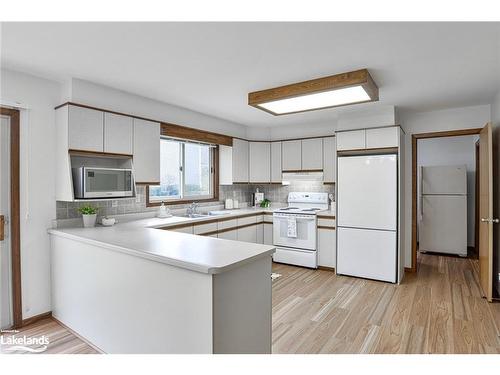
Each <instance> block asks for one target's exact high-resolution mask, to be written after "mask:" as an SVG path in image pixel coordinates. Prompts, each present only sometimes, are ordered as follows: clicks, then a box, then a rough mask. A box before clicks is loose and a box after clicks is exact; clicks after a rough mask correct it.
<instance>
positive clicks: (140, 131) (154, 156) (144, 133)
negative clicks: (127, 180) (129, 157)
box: [133, 118, 160, 183]
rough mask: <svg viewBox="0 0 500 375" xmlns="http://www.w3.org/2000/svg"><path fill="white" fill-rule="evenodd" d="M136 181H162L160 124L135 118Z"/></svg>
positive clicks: (134, 153)
mask: <svg viewBox="0 0 500 375" xmlns="http://www.w3.org/2000/svg"><path fill="white" fill-rule="evenodd" d="M133 123H134V137H133V139H134V151H133V155H134V159H133V160H134V172H135V181H136V182H139V183H141V182H142V183H144V182H154V183H159V182H160V124H159V123H157V122H152V121H146V120H140V119H136V118H134V120H133Z"/></svg>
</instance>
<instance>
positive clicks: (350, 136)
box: [335, 129, 366, 151]
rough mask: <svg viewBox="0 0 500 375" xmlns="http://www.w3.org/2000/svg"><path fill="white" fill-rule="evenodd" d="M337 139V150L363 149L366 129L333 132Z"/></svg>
mask: <svg viewBox="0 0 500 375" xmlns="http://www.w3.org/2000/svg"><path fill="white" fill-rule="evenodd" d="M335 138H336V139H337V151H344V150H363V149H365V147H366V142H365V141H366V131H365V129H361V130H352V131H342V132H338V133H336V134H335Z"/></svg>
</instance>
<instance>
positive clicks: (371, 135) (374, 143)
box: [366, 126, 399, 148]
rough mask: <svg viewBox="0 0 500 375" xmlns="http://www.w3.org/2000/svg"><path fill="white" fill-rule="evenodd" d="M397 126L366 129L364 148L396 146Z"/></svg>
mask: <svg viewBox="0 0 500 375" xmlns="http://www.w3.org/2000/svg"><path fill="white" fill-rule="evenodd" d="M398 139H399V127H397V126H391V127H387V128H376V129H366V148H384V147H398V145H399V142H398Z"/></svg>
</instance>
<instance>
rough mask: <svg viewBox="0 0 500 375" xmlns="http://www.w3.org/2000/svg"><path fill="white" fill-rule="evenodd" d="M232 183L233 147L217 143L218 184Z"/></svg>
mask: <svg viewBox="0 0 500 375" xmlns="http://www.w3.org/2000/svg"><path fill="white" fill-rule="evenodd" d="M232 184H233V148H232V147H231V146H225V145H219V185H232Z"/></svg>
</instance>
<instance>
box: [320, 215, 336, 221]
mask: <svg viewBox="0 0 500 375" xmlns="http://www.w3.org/2000/svg"><path fill="white" fill-rule="evenodd" d="M316 217H317V218H318V219H330V220H335V216H328V215H316Z"/></svg>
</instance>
